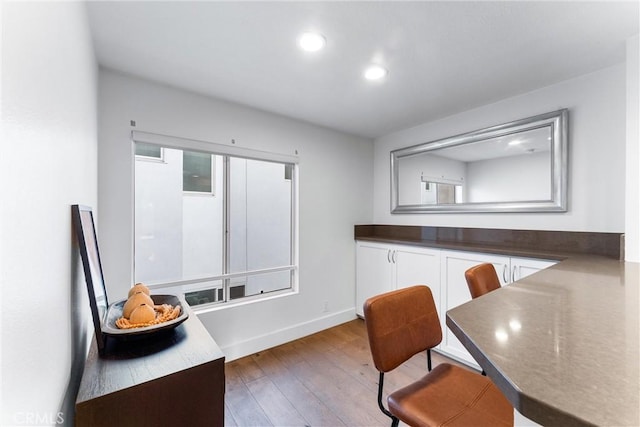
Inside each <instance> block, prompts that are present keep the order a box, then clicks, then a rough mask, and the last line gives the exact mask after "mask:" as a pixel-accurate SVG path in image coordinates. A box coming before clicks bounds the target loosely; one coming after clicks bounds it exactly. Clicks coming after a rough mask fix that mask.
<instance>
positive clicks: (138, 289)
mask: <svg viewBox="0 0 640 427" xmlns="http://www.w3.org/2000/svg"><path fill="white" fill-rule="evenodd" d="M138 292H143V293H145V294H147V295H151V294H150V293H149V288H147V286H146V285H145V284H144V283H136V284H135V285H133V286H132V287H131V289H129V295H127V298H130V297H131V295H133V294H137V293H138Z"/></svg>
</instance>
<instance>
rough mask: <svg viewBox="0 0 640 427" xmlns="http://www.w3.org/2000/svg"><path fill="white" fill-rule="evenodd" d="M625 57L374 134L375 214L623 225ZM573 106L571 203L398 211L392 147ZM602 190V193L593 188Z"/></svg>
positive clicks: (462, 222)
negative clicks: (502, 210) (527, 209)
mask: <svg viewBox="0 0 640 427" xmlns="http://www.w3.org/2000/svg"><path fill="white" fill-rule="evenodd" d="M625 90H626V81H625V65H624V64H621V65H617V66H613V67H610V68H606V69H603V70H600V71H597V72H594V73H591V74H587V75H584V76H581V77H578V78H575V79H571V80H567V81H565V82H561V83H558V84H555V85H553V86H549V87H545V88H541V89H539V90H536V91H534V92H530V93H526V94H523V95H520V96H516V97H513V98H509V99H505V100H502V101H499V102H496V103H494V104H490V105H486V106H483V107H480V108H476V109H473V110H469V111H466V112H463V113H460V114H456V115H454V116H450V117H446V118H443V119H441V120H438V121H435V122H431V123H425V124H422V125H419V126H415V127H413V128H410V129H405V130H400V131H397V132H394V133H392V134H389V135H386V136H384V137H380V138H377V139H376V140H375V148H374V187H375V189H376V191H375V193H374V218H373V220H374V222H375V223H378V224H410V225H430V226H458V227H486V228H513V229H535V230H567V231H594V232H623V231H624V226H625V225H624V222H625V220H624V206H625V189H624V188H625V184H624V183H625V116H626V106H625ZM560 108H568V109H569V192H568V200H569V210H568V212H566V213H547V214H540V213H537V214H526V213H513V214H420V215H406V214H403V215H391V214H390V212H389V211H390V207H389V151H390V150H394V149H397V148H401V147H406V146H411V145H415V144H418V143H421V142H428V141H433V140H437V139H440V138H444V137H447V136H451V135H458V134H461V133H465V132H469V131H472V130H476V129H480V128H484V127H487V126H491V125H497V124H501V123H507V122H510V121H513V120H517V119H523V118H525V117H530V116H534V115H536V114H541V113H545V112H549V111H554V110H558V109H560ZM594 195H597V196H594Z"/></svg>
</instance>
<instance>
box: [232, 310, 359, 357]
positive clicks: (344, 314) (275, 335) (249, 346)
mask: <svg viewBox="0 0 640 427" xmlns="http://www.w3.org/2000/svg"><path fill="white" fill-rule="evenodd" d="M355 318H356V313H355V310H354V309H353V308H351V309H348V310H344V311H339V312H337V313H331V314H329V315H327V316H323V317H319V318H317V319H313V320H310V321H308V322H304V323H299V324H296V325H291V326H289V327H287V328H284V329H279V330H276V331H273V332H270V333H268V334H264V335H260V336H257V337H253V338H250V339H248V340H245V341H241V342H237V343H234V344H231V345H229V346H226V347H222V348H221V350H222V352H223V353H224V355H225V360H226V361H227V362H230V361H232V360H235V359H240V358H241V357H245V356H249V355H250V354H254V353H257V352H259V351H264V350H266V349H269V348H272V347H276V346H278V345H281V344H285V343H288V342H290V341H294V340H297V339H299V338H303V337H306V336H307V335H311V334H315V333H316V332H320V331H323V330H325V329H328V328H332V327H334V326H337V325H341V324H342V323H345V322H349V321H351V320H353V319H355Z"/></svg>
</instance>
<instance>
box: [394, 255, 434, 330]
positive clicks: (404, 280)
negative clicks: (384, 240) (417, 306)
mask: <svg viewBox="0 0 640 427" xmlns="http://www.w3.org/2000/svg"><path fill="white" fill-rule="evenodd" d="M392 261H393V262H394V264H395V284H396V289H400V288H406V287H408V286H413V285H427V286H428V287H429V288H430V289H431V293H432V294H433V301H434V302H435V304H436V309H437V310H438V314H440V313H441V312H442V307H441V305H440V300H441V297H440V292H441V291H440V289H441V287H440V250H437V249H426V248H413V247H409V246H403V247H396V248H395V249H394V252H393V256H392ZM442 326H443V327H444V325H442ZM443 332H444V329H443Z"/></svg>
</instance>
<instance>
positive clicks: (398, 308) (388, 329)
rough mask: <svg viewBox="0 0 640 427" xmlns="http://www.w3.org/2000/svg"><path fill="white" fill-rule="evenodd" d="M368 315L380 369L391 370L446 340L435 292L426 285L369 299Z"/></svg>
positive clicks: (366, 308)
mask: <svg viewBox="0 0 640 427" xmlns="http://www.w3.org/2000/svg"><path fill="white" fill-rule="evenodd" d="M364 319H365V323H366V326H367V334H368V336H369V346H370V347H371V355H372V356H373V363H374V365H375V367H376V369H378V371H380V372H389V371H391V370H393V369H395V368H397V367H398V366H399V365H400V364H402V363H404V362H405V361H406V360H408V359H409V358H410V357H412V356H414V355H415V354H417V353H419V352H421V351H425V350H428V349H431V348H433V347H435V346H437V345H438V344H440V341H442V329H441V327H440V320H439V319H438V311H437V310H436V305H435V303H434V302H433V295H432V293H431V289H429V288H428V287H427V286H424V285H417V286H412V287H408V288H403V289H398V290H396V291H391V292H387V293H384V294H381V295H377V296H374V297H371V298H369V299H367V300H366V301H365V303H364Z"/></svg>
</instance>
